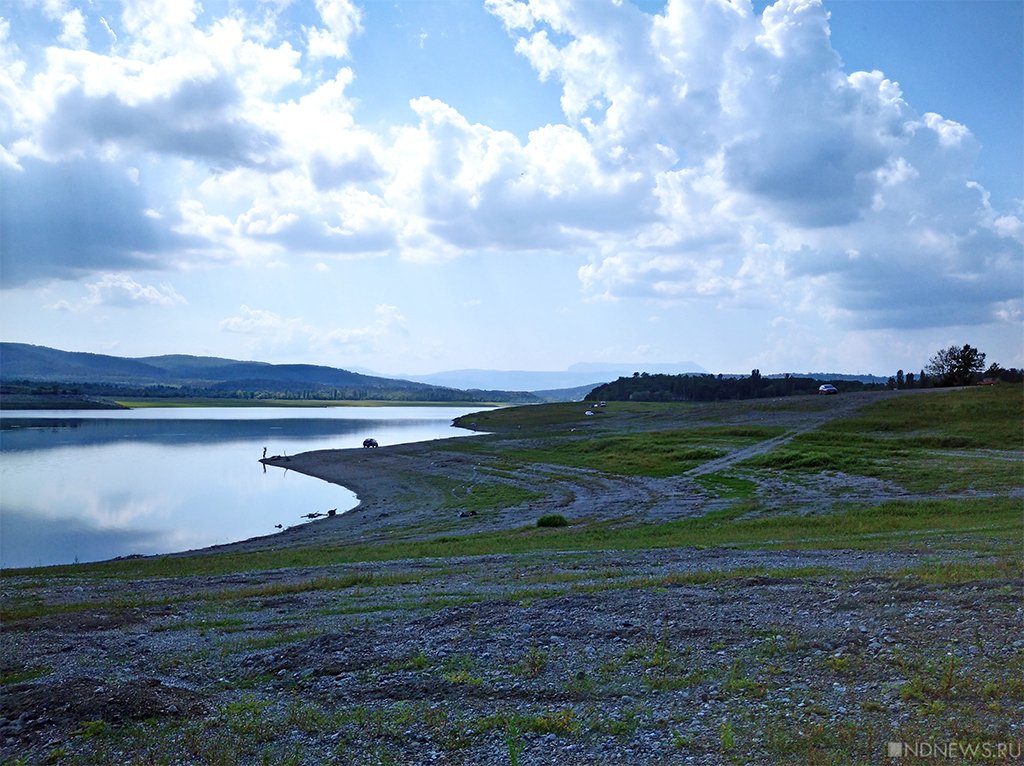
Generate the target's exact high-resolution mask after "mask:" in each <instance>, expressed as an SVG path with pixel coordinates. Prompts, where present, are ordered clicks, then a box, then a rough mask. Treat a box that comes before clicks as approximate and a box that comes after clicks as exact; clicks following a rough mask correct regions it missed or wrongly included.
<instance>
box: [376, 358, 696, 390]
mask: <svg viewBox="0 0 1024 766" xmlns="http://www.w3.org/2000/svg"><path fill="white" fill-rule="evenodd" d="M363 372H366V373H367V374H371V375H377V374H378V373H375V372H370V371H368V370H363ZM634 372H649V373H663V374H665V375H683V374H687V373H691V374H702V373H707V370H705V369H704V368H703V367H701V366H700V365H698V364H696V363H694V362H678V363H675V364H612V363H603V362H580V363H578V364H573V365H570V366H569V367H568V368H567V369H565V370H553V371H536V370H479V369H467V370H447V371H444V372H435V373H430V374H426V375H407V374H400V375H397V376H396V377H399V378H401V379H403V380H414V381H417V382H419V383H429V384H431V385H435V386H451V387H452V388H482V389H495V388H496V389H502V390H505V391H553V390H558V389H564V388H582V387H588V388H593V387H594V386H597V385H599V384H601V383H607V382H609V381H612V380H615V379H616V378H619V377H622V376H626V375H632V374H633V373H634Z"/></svg>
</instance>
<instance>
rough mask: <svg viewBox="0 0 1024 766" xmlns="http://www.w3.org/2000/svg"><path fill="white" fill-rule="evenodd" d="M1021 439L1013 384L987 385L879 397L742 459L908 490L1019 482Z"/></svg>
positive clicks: (1023, 404) (1020, 409) (1019, 401)
mask: <svg viewBox="0 0 1024 766" xmlns="http://www.w3.org/2000/svg"><path fill="white" fill-rule="evenodd" d="M1022 447H1024V397H1022V396H1021V391H1020V387H1019V386H1003V387H999V386H994V387H988V388H984V389H982V388H977V389H968V390H957V391H942V392H929V393H927V394H912V395H906V396H901V397H896V398H892V399H886V400H882V401H879V402H876V403H874V404H872V405H870V406H868V407H865V408H864V409H863V410H861V412H860V413H858V414H857V415H856V416H854V417H851V418H847V419H844V420H838V421H833V422H831V423H828V424H826V425H825V426H823V427H822V428H819V429H817V430H814V431H811V432H808V433H805V434H801V435H799V436H797V437H795V438H794V439H793V440H792V441H791V442H789V443H788V444H785V445H783V446H781V447H778V448H776V449H775V450H773V451H772V452H770V453H768V454H766V455H760V456H757V457H754V458H751V459H749V460H747V461H746V462H745V463H744V465H745V466H747V467H750V468H759V469H769V470H773V471H786V472H800V473H817V472H820V471H840V472H843V473H849V474H856V475H861V476H870V477H874V478H879V479H884V480H888V481H893V482H896V483H897V484H899V485H901V486H903V487H904V488H906V489H908V490H911V491H915V492H962V491H965V490H978V491H981V490H987V491H1005V490H1006V489H1009V488H1013V487H1018V486H1020V484H1021V475H1022V468H1021V455H1020V450H1021V449H1022ZM992 451H1004V452H1006V453H1007V454H1003V455H993V454H992Z"/></svg>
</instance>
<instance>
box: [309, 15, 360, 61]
mask: <svg viewBox="0 0 1024 766" xmlns="http://www.w3.org/2000/svg"><path fill="white" fill-rule="evenodd" d="M316 10H317V13H319V14H320V18H321V20H322V21H323V23H324V26H323V27H307V29H306V34H307V36H308V38H309V45H308V50H309V55H310V56H312V57H313V58H339V59H340V58H346V57H347V56H348V41H349V38H351V37H352V35H354V34H357V33H358V32H359V31H360V30H361V23H360V19H361V18H362V12H361V11H360V10H359V9H358V8H357V7H356V6H355V5H353V4H352V2H351V0H316Z"/></svg>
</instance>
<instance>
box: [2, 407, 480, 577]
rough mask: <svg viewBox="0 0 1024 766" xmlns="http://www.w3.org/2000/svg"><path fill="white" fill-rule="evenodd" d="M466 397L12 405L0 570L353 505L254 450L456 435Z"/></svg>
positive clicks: (244, 533) (248, 529)
mask: <svg viewBox="0 0 1024 766" xmlns="http://www.w3.org/2000/svg"><path fill="white" fill-rule="evenodd" d="M479 409H481V408H480V407H474V408H462V409H460V408H457V407H308V408H306V407H303V408H291V407H289V408H270V407H267V408H262V407H223V408H220V407H213V408H181V409H162V408H160V409H138V410H71V411H57V410H52V411H50V410H46V411H5V412H3V413H2V415H0V566H2V567H23V566H45V565H49V564H69V563H73V562H76V561H79V562H85V561H100V560H103V559H109V558H114V557H117V556H128V555H133V554H155V553H170V552H174V551H183V550H191V549H194V548H202V547H206V546H209V545H216V544H219V543H228V542H234V541H237V540H244V539H247V538H250V537H254V536H257V535H267V534H272V533H274V532H276V531H277V529H276V525H278V524H280V525H282V527H289V526H294V525H296V524H300V523H304V522H305V519H303V518H302V517H303V516H304V515H305V514H307V513H324V512H326V511H327V510H329V509H332V508H336V509H337V511H338V513H342V512H344V511H346V510H350V509H351V508H353V507H355V505H356V503H357V499H356V497H355V495H354V494H353V493H352V492H350V491H349V490H347V489H344V488H343V487H339V486H336V485H334V484H329V483H327V482H324V481H320V480H319V479H314V478H312V477H309V476H303V475H301V474H297V473H295V472H294V471H285V470H281V469H279V468H267V469H266V470H264V467H263V465H262V464H261V463H260V462H259V458H260V457H262V455H263V448H264V447H266V448H267V455H294V454H296V453H299V452H306V451H309V450H314V449H340V448H349V447H360V446H361V444H362V441H363V439H364V438H367V437H372V438H374V439H376V440H377V442H378V443H379V444H380V445H381V446H382V447H383V446H386V445H388V444H398V443H406V442H415V441H426V440H430V439H438V438H446V437H451V436H466V435H469V434H470V432H469V431H465V430H463V429H460V428H454V427H453V426H452V425H451V422H452V419H453V418H456V417H458V416H459V415H462V414H465V413H467V412H473V411H476V410H479Z"/></svg>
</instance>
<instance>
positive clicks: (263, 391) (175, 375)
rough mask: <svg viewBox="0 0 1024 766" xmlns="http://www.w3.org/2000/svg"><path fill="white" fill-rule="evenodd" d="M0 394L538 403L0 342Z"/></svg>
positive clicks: (263, 368)
mask: <svg viewBox="0 0 1024 766" xmlns="http://www.w3.org/2000/svg"><path fill="white" fill-rule="evenodd" d="M0 381H2V383H3V385H4V390H5V393H8V394H10V393H12V392H17V393H19V394H32V393H40V394H45V393H52V392H55V391H61V392H64V393H69V392H70V393H76V394H81V395H84V396H100V397H111V398H134V397H147V398H149V397H187V398H200V397H202V398H229V399H230V398H235V399H314V400H328V399H338V400H341V399H351V400H360V399H379V400H384V401H427V402H449V401H469V402H485V401H514V402H533V401H539V400H538V398H537V397H535V396H533V395H532V394H528V393H524V392H507V391H481V390H473V391H465V390H461V389H456V388H448V387H445V386H434V385H429V384H426V383H416V382H413V381H408V380H397V379H392V378H381V377H375V376H372V375H362V374H360V373H356V372H350V371H349V370H343V369H339V368H335V367H324V366H319V365H311V364H269V363H267V362H243V361H238V360H234V359H222V358H219V357H199V356H187V355H170V356H152V357H138V358H125V357H118V356H108V355H105V354H88V353H81V352H73V351H61V350H58V349H54V348H47V347H46V346H32V345H28V344H25V343H0Z"/></svg>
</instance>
